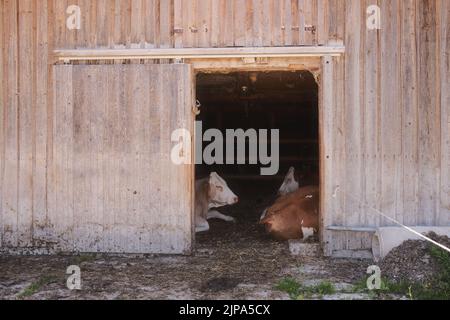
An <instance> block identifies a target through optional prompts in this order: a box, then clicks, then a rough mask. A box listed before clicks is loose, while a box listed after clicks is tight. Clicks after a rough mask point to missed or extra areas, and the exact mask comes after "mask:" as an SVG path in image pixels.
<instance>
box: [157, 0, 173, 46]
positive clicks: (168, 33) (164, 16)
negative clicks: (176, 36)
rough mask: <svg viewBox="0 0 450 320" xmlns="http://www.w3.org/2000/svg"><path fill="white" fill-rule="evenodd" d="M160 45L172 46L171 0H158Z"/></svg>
mask: <svg viewBox="0 0 450 320" xmlns="http://www.w3.org/2000/svg"><path fill="white" fill-rule="evenodd" d="M159 16H160V20H159V22H160V28H159V30H160V31H159V32H160V35H159V37H160V47H161V48H170V47H172V46H173V41H172V31H173V19H172V18H173V0H166V1H164V0H160V12H159Z"/></svg>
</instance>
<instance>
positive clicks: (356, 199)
mask: <svg viewBox="0 0 450 320" xmlns="http://www.w3.org/2000/svg"><path fill="white" fill-rule="evenodd" d="M338 189H339V187H337V188H336V190H335V192H334V194H333V198H336V196H337V193H338ZM345 194H346V195H347V196H348V197H350V198H353V200H354V201H356V202H358V203H360V204H362V205H363V206H366V207H367V208H369V209H372V210H374V211H375V212H376V213H378V214H379V215H380V216H382V217H384V218H386V219H388V220H389V221H391V222H393V223H395V224H397V225H399V226H400V227H402V228H404V229H406V230H408V231H409V232H412V233H414V234H415V235H417V236H419V237H420V238H422V239H424V240H426V241H428V242H431V243H432V244H434V245H436V246H438V247H439V248H441V249H443V250H445V251H447V252H449V253H450V248H447V247H446V246H444V245H443V244H440V243H439V242H436V241H434V240H433V239H431V238H429V237H427V236H425V235H423V234H421V233H420V232H418V231H416V230H414V229H412V228H410V227H408V226H405V225H404V224H403V223H401V222H399V221H397V220H395V219H394V218H391V217H389V216H387V215H386V214H384V213H383V212H381V211H380V210H378V209H376V208H373V207H371V206H369V205H368V204H365V203H363V202H362V201H361V200H359V199H358V198H356V197H354V196H353V195H351V194H348V193H346V192H345Z"/></svg>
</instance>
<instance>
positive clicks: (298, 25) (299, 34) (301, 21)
mask: <svg viewBox="0 0 450 320" xmlns="http://www.w3.org/2000/svg"><path fill="white" fill-rule="evenodd" d="M309 1H310V0H294V1H292V3H291V7H292V27H293V29H292V37H293V41H294V44H296V45H299V44H301V45H303V44H305V43H306V38H305V37H306V32H307V31H305V28H306V22H307V21H309V19H308V17H306V15H307V14H310V12H308V10H309V9H310V4H309Z"/></svg>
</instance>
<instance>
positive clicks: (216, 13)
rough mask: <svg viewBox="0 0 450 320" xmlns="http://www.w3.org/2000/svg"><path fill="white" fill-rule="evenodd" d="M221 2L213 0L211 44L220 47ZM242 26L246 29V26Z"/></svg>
mask: <svg viewBox="0 0 450 320" xmlns="http://www.w3.org/2000/svg"><path fill="white" fill-rule="evenodd" d="M242 10H244V9H242ZM216 17H220V2H219V1H218V0H213V1H212V3H211V46H212V47H220V46H221V40H220V19H216ZM241 28H243V29H244V30H245V26H244V25H242V26H241Z"/></svg>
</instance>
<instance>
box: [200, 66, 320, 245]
mask: <svg viewBox="0 0 450 320" xmlns="http://www.w3.org/2000/svg"><path fill="white" fill-rule="evenodd" d="M196 97H197V99H198V101H199V102H200V104H201V108H200V110H201V112H200V114H199V115H198V116H197V119H196V120H197V121H198V122H201V125H202V132H205V131H206V130H208V129H218V130H220V131H221V132H222V135H223V136H224V137H226V130H227V129H234V130H236V129H243V130H244V131H245V130H248V129H256V130H257V131H258V130H259V129H267V130H269V131H270V130H272V129H278V130H279V170H278V171H277V173H276V174H275V175H261V168H262V167H264V166H263V165H262V164H260V163H259V162H258V164H256V165H254V164H249V161H246V164H237V161H235V163H234V164H212V165H206V164H204V163H203V164H197V165H196V170H195V171H196V179H201V178H204V177H206V176H208V174H209V173H210V172H217V173H218V174H219V175H220V176H221V177H222V178H224V180H226V182H227V183H228V186H229V187H230V189H231V190H232V191H233V192H234V193H235V194H237V195H238V196H239V203H238V204H236V205H233V206H228V207H222V208H219V209H218V211H220V212H221V213H223V214H226V215H229V216H232V217H234V218H235V219H236V223H230V222H225V221H222V220H216V219H212V220H209V225H210V230H209V231H208V232H204V233H198V234H197V235H196V240H197V243H198V244H202V243H211V242H213V243H224V241H225V242H227V241H236V242H241V241H246V242H248V241H263V242H265V241H272V240H271V239H270V238H269V237H268V236H267V235H266V234H265V231H264V228H263V227H262V226H261V225H259V224H258V222H259V218H260V216H261V213H262V211H263V210H264V209H265V208H266V207H267V206H268V205H271V203H272V201H273V200H274V199H275V198H276V193H277V191H278V189H279V187H280V185H281V184H282V182H283V179H284V177H285V175H286V173H287V172H288V171H289V168H290V167H294V168H295V170H296V173H297V175H298V176H299V178H300V179H299V183H300V186H306V185H311V184H316V185H318V184H319V167H320V165H319V108H318V104H319V89H318V85H317V83H316V81H315V78H314V76H313V74H312V73H311V72H309V71H268V72H261V71H236V72H229V73H197V76H196ZM269 136H270V134H269ZM198 138H199V137H197V139H198ZM209 143H210V142H203V145H202V147H203V148H205V147H206V146H207V145H208V144H209ZM267 144H268V149H269V150H270V144H269V141H267ZM223 150H224V153H225V151H226V146H225V142H224V148H223ZM248 150H249V145H248V142H247V144H246V152H247V153H248ZM269 153H270V151H269ZM197 154H198V150H197ZM234 156H236V154H235V155H234Z"/></svg>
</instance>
